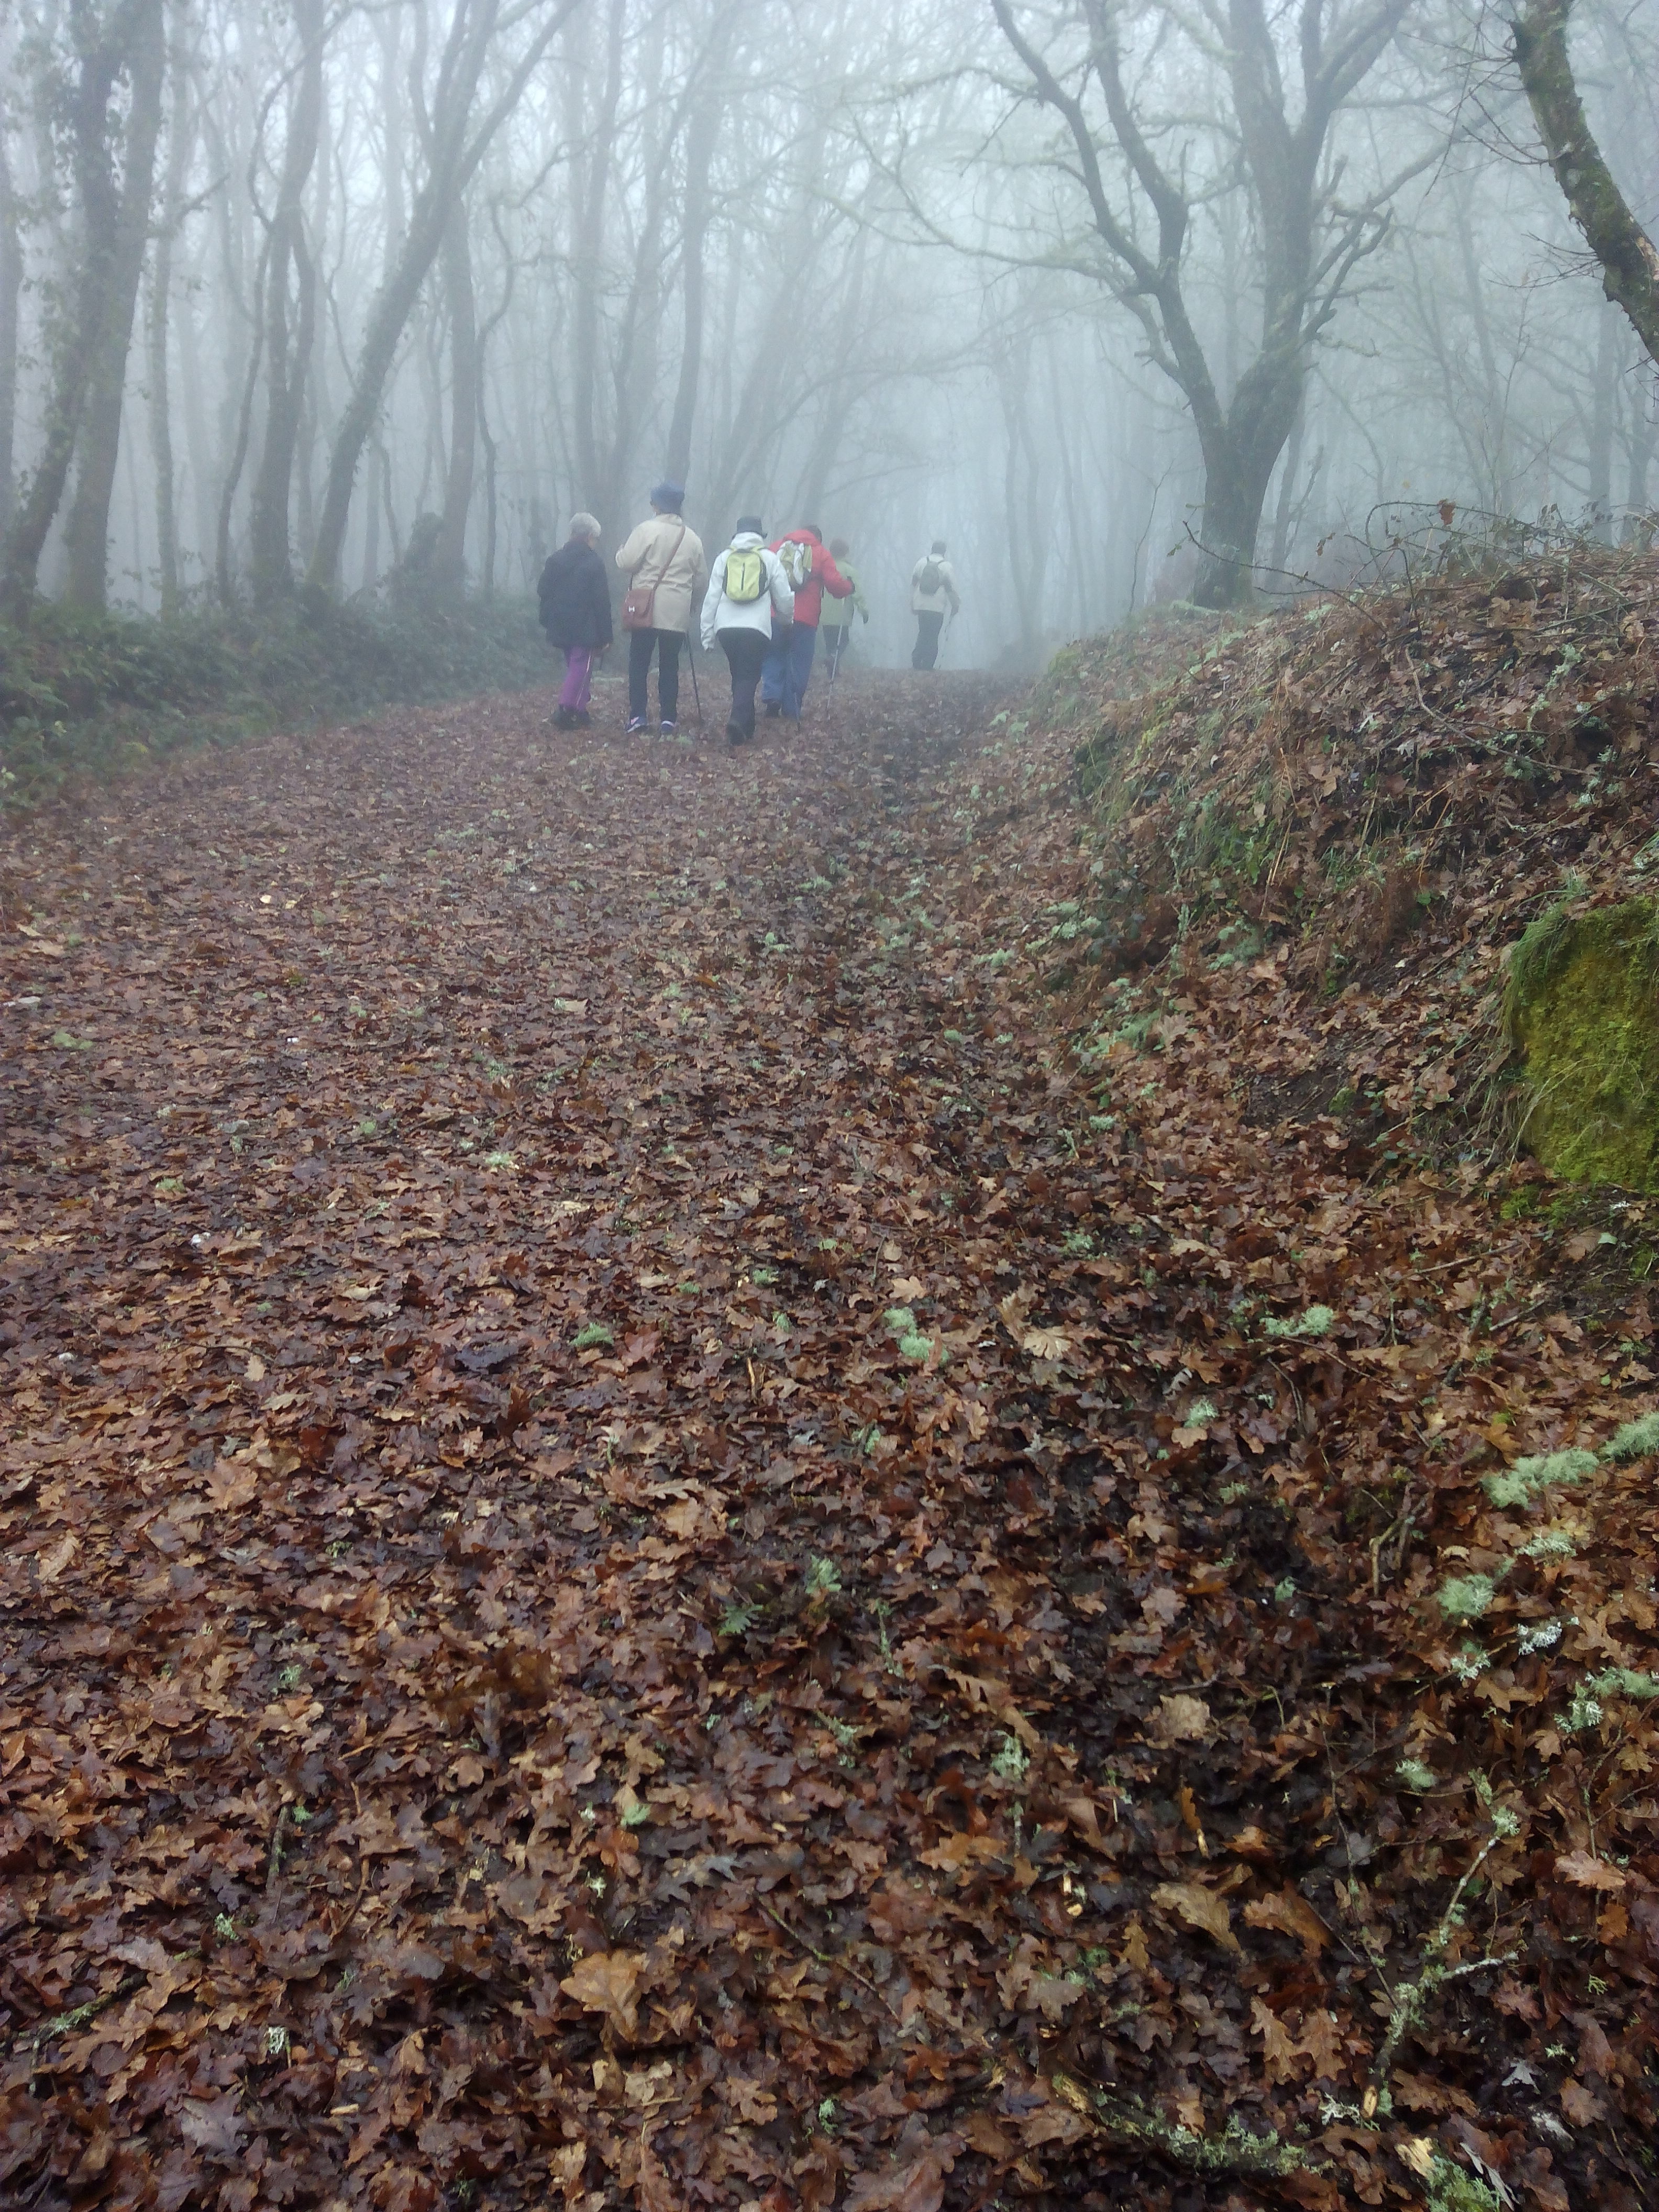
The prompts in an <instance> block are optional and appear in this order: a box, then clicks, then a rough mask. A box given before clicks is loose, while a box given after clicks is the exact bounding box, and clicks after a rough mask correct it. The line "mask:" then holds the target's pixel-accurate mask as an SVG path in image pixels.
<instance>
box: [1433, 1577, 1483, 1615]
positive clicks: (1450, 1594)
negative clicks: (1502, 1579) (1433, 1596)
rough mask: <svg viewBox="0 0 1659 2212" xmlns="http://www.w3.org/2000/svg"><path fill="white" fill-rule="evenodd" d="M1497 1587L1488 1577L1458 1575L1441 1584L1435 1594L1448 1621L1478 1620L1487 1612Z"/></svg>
mask: <svg viewBox="0 0 1659 2212" xmlns="http://www.w3.org/2000/svg"><path fill="white" fill-rule="evenodd" d="M1497 1594H1498V1593H1497V1587H1496V1585H1495V1584H1494V1583H1493V1581H1492V1577H1491V1576H1490V1575H1459V1576H1455V1577H1453V1579H1452V1580H1451V1581H1450V1582H1447V1583H1442V1584H1441V1586H1440V1589H1439V1591H1438V1593H1437V1595H1438V1596H1439V1601H1440V1610H1441V1612H1442V1613H1444V1614H1445V1616H1446V1618H1447V1620H1480V1616H1481V1614H1482V1613H1486V1612H1488V1611H1489V1610H1490V1609H1491V1607H1492V1599H1493V1598H1494V1597H1495V1596H1496V1595H1497Z"/></svg>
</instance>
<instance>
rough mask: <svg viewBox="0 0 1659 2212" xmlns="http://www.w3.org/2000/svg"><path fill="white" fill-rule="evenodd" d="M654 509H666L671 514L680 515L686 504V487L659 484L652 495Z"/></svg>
mask: <svg viewBox="0 0 1659 2212" xmlns="http://www.w3.org/2000/svg"><path fill="white" fill-rule="evenodd" d="M651 504H652V506H653V507H666V508H667V509H668V511H669V513H671V514H678V513H679V511H680V509H681V507H684V504H685V486H684V484H677V483H659V485H658V486H657V487H656V489H654V490H653V493H652V495H651Z"/></svg>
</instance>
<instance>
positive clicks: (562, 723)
mask: <svg viewBox="0 0 1659 2212" xmlns="http://www.w3.org/2000/svg"><path fill="white" fill-rule="evenodd" d="M575 726H576V717H575V713H574V709H573V708H569V707H558V708H555V709H554V714H553V727H554V728H555V729H556V730H574V728H575Z"/></svg>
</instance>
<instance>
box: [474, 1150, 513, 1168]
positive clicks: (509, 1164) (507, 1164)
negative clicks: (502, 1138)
mask: <svg viewBox="0 0 1659 2212" xmlns="http://www.w3.org/2000/svg"><path fill="white" fill-rule="evenodd" d="M483 1164H484V1165H485V1166H486V1167H487V1168H503V1169H511V1168H516V1167H517V1166H518V1164H519V1162H518V1158H517V1156H516V1154H514V1153H513V1152H486V1153H485V1154H484V1157H483Z"/></svg>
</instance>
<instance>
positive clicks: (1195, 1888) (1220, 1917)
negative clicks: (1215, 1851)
mask: <svg viewBox="0 0 1659 2212" xmlns="http://www.w3.org/2000/svg"><path fill="white" fill-rule="evenodd" d="M1152 1903H1153V1904H1154V1905H1156V1906H1158V1909H1159V1910H1160V1911H1164V1912H1172V1913H1173V1914H1174V1915H1175V1917H1176V1919H1177V1920H1180V1921H1182V1922H1183V1923H1185V1925H1186V1926H1187V1927H1188V1928H1195V1929H1199V1930H1200V1932H1201V1933H1202V1934H1204V1935H1206V1936H1212V1937H1213V1938H1214V1940H1215V1941H1216V1942H1218V1943H1219V1944H1220V1946H1221V1948H1222V1949H1223V1950H1224V1951H1242V1950H1243V1946H1242V1945H1241V1943H1240V1942H1239V1940H1238V1938H1237V1936H1235V1935H1234V1933H1233V1928H1232V1912H1231V1908H1230V1907H1229V1905H1228V1903H1227V1900H1226V1899H1225V1897H1219V1896H1218V1895H1217V1894H1216V1893H1215V1891H1214V1890H1212V1889H1206V1888H1204V1887H1202V1885H1201V1884H1200V1883H1198V1882H1195V1881H1161V1882H1159V1883H1158V1887H1156V1888H1155V1889H1154V1890H1153V1892H1152Z"/></svg>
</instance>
